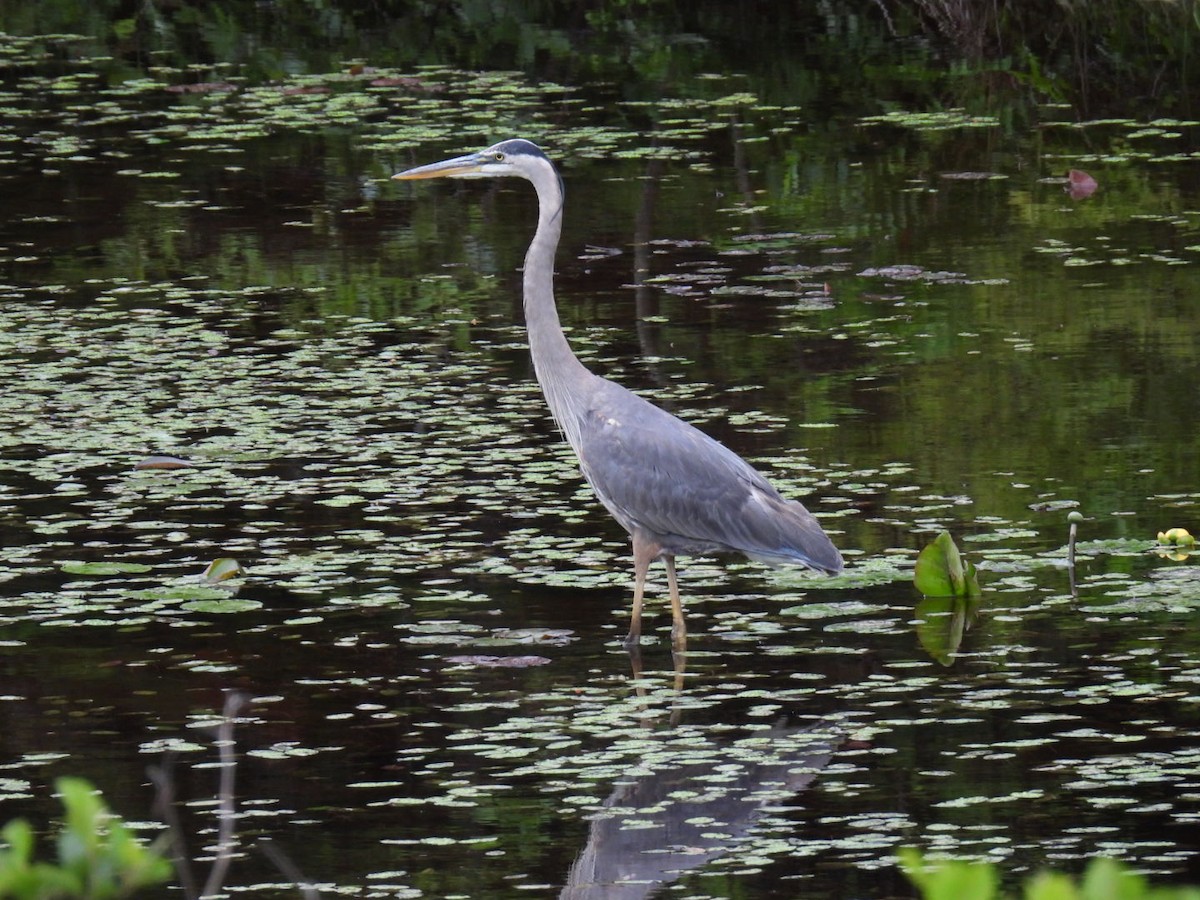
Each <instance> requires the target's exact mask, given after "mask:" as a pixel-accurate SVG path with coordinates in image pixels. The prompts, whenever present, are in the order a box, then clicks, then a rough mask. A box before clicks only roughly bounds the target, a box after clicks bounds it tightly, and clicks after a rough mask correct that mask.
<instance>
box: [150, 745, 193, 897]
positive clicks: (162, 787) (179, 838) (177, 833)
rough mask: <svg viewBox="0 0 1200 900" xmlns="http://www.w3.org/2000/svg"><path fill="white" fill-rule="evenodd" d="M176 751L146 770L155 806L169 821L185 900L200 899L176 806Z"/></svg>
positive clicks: (173, 857) (169, 835)
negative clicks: (160, 762) (151, 784)
mask: <svg viewBox="0 0 1200 900" xmlns="http://www.w3.org/2000/svg"><path fill="white" fill-rule="evenodd" d="M174 766H175V754H174V753H171V752H167V753H164V754H163V762H162V765H161V766H150V767H149V768H148V769H147V770H146V774H147V775H149V776H150V781H151V782H152V783H153V784H154V809H155V811H156V812H157V814H158V816H159V817H160V818H161V819H162V820H163V822H165V823H166V825H167V833H166V838H167V843H168V845H169V846H170V848H171V864H172V865H173V866H174V867H175V873H176V874H177V875H178V876H179V886H180V887H181V888H183V896H184V898H185V900H196V875H195V873H194V872H193V871H192V860H191V857H189V856H188V852H187V842H186V841H185V840H184V839H183V826H182V824H180V821H179V813H178V812H176V810H175V778H174Z"/></svg>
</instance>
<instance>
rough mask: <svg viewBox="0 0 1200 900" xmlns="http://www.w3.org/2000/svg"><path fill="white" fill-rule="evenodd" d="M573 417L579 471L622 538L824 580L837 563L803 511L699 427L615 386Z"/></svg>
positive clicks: (601, 389)
mask: <svg viewBox="0 0 1200 900" xmlns="http://www.w3.org/2000/svg"><path fill="white" fill-rule="evenodd" d="M597 382H598V383H597V384H596V387H595V390H594V391H593V393H592V396H591V398H590V400H591V402H590V403H587V404H583V405H582V408H579V410H578V414H579V416H580V419H581V421H580V426H581V427H580V431H579V438H578V442H579V446H577V447H576V448H575V449H576V451H577V452H578V454H579V459H580V467H581V468H582V470H583V474H584V477H585V478H587V480H588V482H589V483H590V484H591V485H592V487H593V489H594V490H595V491H596V494H597V496H598V497H599V498H600V501H601V502H602V503H603V504H604V505H605V506H606V507H607V508H608V509H609V511H610V512H611V513H612V514H613V515H614V516H615V517H616V519H617V521H619V522H620V523H621V525H622V526H624V527H625V529H626V530H628V531H631V532H632V531H633V530H634V529H635V528H640V529H643V530H644V531H647V532H649V533H650V534H652V535H654V536H655V537H656V538H657V539H658V540H659V541H660V542H662V543H663V545H664V547H665V548H666V549H668V550H670V551H672V552H681V553H688V552H706V551H713V550H736V551H740V552H742V553H745V554H747V555H748V556H751V557H753V558H756V559H761V560H764V561H766V562H770V563H781V562H795V563H803V564H805V565H809V566H812V567H813V568H818V569H823V570H826V571H838V570H840V569H841V566H842V561H841V556H840V555H839V554H838V552H837V550H836V548H835V547H834V546H833V544H832V542H831V541H830V540H829V538H828V537H827V536H826V535H825V533H824V532H823V531H822V529H821V527H820V525H819V524H818V523H817V521H816V520H815V519H814V518H813V517H812V515H811V514H810V513H809V512H808V510H806V509H805V508H804V507H803V506H802V505H801V504H799V503H797V502H795V501H793V500H786V499H784V498H783V497H782V496H780V494H779V492H778V491H777V490H775V488H774V487H772V486H771V484H770V483H769V482H768V481H767V480H766V479H765V478H763V476H762V475H760V474H759V473H758V472H757V471H755V470H754V468H753V467H751V466H750V464H749V463H747V462H746V461H745V460H743V459H742V458H741V457H739V456H738V455H737V454H736V453H734V452H733V451H732V450H729V449H728V448H727V447H725V446H724V445H723V444H721V443H719V442H717V441H715V440H713V439H712V438H710V437H709V436H708V435H706V434H704V433H703V432H702V431H700V430H699V429H697V428H694V427H693V426H691V425H688V424H687V423H686V422H684V421H682V420H681V419H678V418H676V417H675V416H673V415H671V414H670V413H668V412H665V411H664V410H661V409H659V408H658V407H656V406H654V405H653V404H651V403H649V402H647V401H646V400H644V399H642V398H641V397H639V396H637V395H636V394H634V393H632V392H631V391H628V390H626V389H625V388H623V387H621V386H620V385H618V384H615V383H613V382H610V381H607V380H604V379H597Z"/></svg>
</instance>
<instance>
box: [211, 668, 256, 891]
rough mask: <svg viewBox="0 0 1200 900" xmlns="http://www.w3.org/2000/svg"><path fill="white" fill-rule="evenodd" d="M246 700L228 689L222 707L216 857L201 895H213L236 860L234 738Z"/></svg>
mask: <svg viewBox="0 0 1200 900" xmlns="http://www.w3.org/2000/svg"><path fill="white" fill-rule="evenodd" d="M245 704H246V696H245V695H244V694H241V693H239V692H237V691H226V693H225V709H224V710H223V711H222V719H221V724H220V725H219V726H218V727H217V739H216V741H215V743H216V746H217V751H218V752H219V753H220V756H221V780H220V786H219V788H218V789H217V799H218V804H217V821H218V827H217V857H216V859H215V860H213V865H212V868H211V869H210V870H209V872H208V880H207V881H205V882H204V892H203V893H202V894H201V895H200V896H201V898H204V897H211V896H212V895H214V894H216V893H217V892H218V891H220V890H221V885H222V884H224V883H225V875H226V873H227V872H228V871H229V864H230V863H231V862H232V861H233V849H234V839H235V837H236V835H235V833H234V805H233V797H234V794H233V785H234V779H235V776H236V775H237V750H236V747H235V745H234V741H233V720H234V719H235V718H236V717H237V714H238V713H239V712H240V711H241V709H242V707H243V706H245Z"/></svg>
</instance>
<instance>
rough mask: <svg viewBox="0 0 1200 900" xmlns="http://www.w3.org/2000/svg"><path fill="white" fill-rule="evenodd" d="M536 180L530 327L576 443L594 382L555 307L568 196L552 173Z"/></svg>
mask: <svg viewBox="0 0 1200 900" xmlns="http://www.w3.org/2000/svg"><path fill="white" fill-rule="evenodd" d="M532 180H533V186H534V188H536V190H537V196H538V224H537V231H536V232H535V233H534V235H533V240H532V241H531V242H530V244H529V250H528V251H527V252H526V254H525V277H524V294H525V326H526V328H527V329H528V331H529V352H530V355H531V356H532V357H533V368H534V371H535V373H536V374H537V380H538V384H539V385H541V388H542V393H543V394H544V395H545V397H546V403H547V404H549V406H550V412H551V413H552V414H553V416H554V420H555V421H556V422H557V423H558V427H559V428H561V429H562V430H563V433H564V434H565V435H566V437H567V440H568V441H570V442H571V443H572V444H574V443H575V438H576V436H577V434H578V425H577V424H576V423H577V421H578V413H579V412H580V411H579V410H577V409H576V406H577V404H576V400H577V399H578V397H579V391H578V390H572V388H580V387H582V386H584V385H585V384H586V382H587V381H589V380H590V379H592V378H594V377H595V376H593V375H592V374H591V373H590V372H589V371H588V370H587V369H586V368H584V366H583V363H581V362H580V361H579V360H578V359H577V358H576V356H575V354H574V353H573V352H572V350H571V346H570V344H568V343H567V338H566V335H564V334H563V330H562V325H561V324H560V322H559V319H558V309H557V308H556V307H555V305H554V253H555V251H556V250H557V249H558V238H559V235H560V234H561V232H562V213H563V197H562V187H561V183H560V182H559V179H558V175H557V173H555V172H554V171H553V170H551V169H547V170H546V172H545V174H544V175H543V176H540V177H538V178H536V179H532Z"/></svg>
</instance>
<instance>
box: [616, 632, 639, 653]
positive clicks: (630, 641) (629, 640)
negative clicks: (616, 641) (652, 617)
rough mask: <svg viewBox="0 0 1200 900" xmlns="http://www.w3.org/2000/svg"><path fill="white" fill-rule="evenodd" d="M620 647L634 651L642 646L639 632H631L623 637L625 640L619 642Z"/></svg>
mask: <svg viewBox="0 0 1200 900" xmlns="http://www.w3.org/2000/svg"><path fill="white" fill-rule="evenodd" d="M621 646H622V647H624V648H625V649H626V650H636V649H637V648H638V647H640V646H642V635H641V633H640V632H636V631H631V632H629V634H627V635H625V640H623V641H621Z"/></svg>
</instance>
